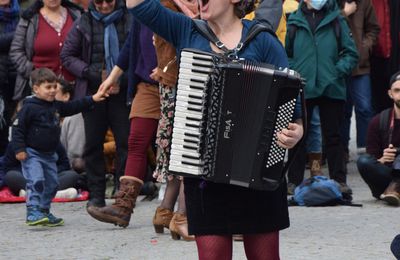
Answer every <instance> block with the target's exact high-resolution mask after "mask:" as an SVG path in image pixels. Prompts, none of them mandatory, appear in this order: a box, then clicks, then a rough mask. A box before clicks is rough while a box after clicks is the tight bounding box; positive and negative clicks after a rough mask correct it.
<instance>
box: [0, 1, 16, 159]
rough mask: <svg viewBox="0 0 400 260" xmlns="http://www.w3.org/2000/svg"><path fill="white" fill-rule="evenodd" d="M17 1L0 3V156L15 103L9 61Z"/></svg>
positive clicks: (4, 147) (13, 83)
mask: <svg viewBox="0 0 400 260" xmlns="http://www.w3.org/2000/svg"><path fill="white" fill-rule="evenodd" d="M19 13H20V9H19V4H18V0H1V1H0V86H1V87H0V102H1V99H2V100H3V102H4V104H3V106H4V111H3V115H1V114H0V119H1V118H3V119H4V121H0V156H1V155H3V154H4V152H5V150H6V148H7V144H8V131H9V129H8V128H9V126H10V124H11V116H12V114H13V113H14V109H15V102H14V101H13V100H12V97H13V92H14V85H15V78H16V76H17V75H16V69H15V66H14V65H13V64H12V63H11V61H10V59H9V55H8V52H9V50H10V45H11V41H12V39H13V37H14V33H15V29H16V28H17V24H18V20H19Z"/></svg>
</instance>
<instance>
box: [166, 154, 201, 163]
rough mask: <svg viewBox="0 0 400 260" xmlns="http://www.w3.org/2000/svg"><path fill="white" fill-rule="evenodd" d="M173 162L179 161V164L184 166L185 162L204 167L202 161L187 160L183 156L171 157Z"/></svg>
mask: <svg viewBox="0 0 400 260" xmlns="http://www.w3.org/2000/svg"><path fill="white" fill-rule="evenodd" d="M170 158H171V160H174V161H179V162H182V164H184V163H185V162H188V163H192V164H198V165H202V164H203V162H202V161H201V160H200V159H197V160H196V159H191V158H187V157H184V156H183V155H175V154H174V155H171V157H170Z"/></svg>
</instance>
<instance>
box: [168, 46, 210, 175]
mask: <svg viewBox="0 0 400 260" xmlns="http://www.w3.org/2000/svg"><path fill="white" fill-rule="evenodd" d="M212 68H213V60H212V57H211V56H207V55H203V54H199V53H193V52H185V51H183V52H182V53H181V64H180V67H179V80H178V85H177V94H176V103H175V115H174V129H173V133H172V141H171V143H172V145H171V154H170V165H169V170H170V171H174V172H186V173H190V174H193V175H201V174H202V172H201V169H202V166H203V162H202V160H201V159H200V153H199V143H200V127H201V124H202V121H203V109H204V104H203V102H204V101H203V100H204V95H205V88H206V84H207V82H208V80H209V74H210V73H211V72H212Z"/></svg>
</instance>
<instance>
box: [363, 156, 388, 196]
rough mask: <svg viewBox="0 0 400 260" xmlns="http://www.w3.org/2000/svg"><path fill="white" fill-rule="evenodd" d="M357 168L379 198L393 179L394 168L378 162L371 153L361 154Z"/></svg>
mask: <svg viewBox="0 0 400 260" xmlns="http://www.w3.org/2000/svg"><path fill="white" fill-rule="evenodd" d="M357 168H358V171H359V172H360V175H361V177H362V178H363V180H364V181H365V182H366V183H367V185H368V187H369V188H370V190H371V193H372V196H374V197H375V198H377V199H379V196H380V195H381V194H382V193H383V192H384V191H385V189H386V188H387V186H388V185H389V183H390V182H391V181H392V179H393V175H392V168H391V167H389V166H386V165H385V164H382V163H380V162H378V160H377V159H376V158H374V157H373V156H371V155H369V154H365V155H361V156H360V157H359V158H358V160H357Z"/></svg>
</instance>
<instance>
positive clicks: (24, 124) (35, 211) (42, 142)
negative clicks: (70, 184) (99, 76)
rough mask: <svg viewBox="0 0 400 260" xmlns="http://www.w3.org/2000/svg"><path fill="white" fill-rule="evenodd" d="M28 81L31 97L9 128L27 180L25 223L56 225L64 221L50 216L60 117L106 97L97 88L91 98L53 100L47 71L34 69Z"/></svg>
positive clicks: (51, 79) (51, 76) (53, 79)
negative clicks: (30, 82) (32, 94)
mask: <svg viewBox="0 0 400 260" xmlns="http://www.w3.org/2000/svg"><path fill="white" fill-rule="evenodd" d="M31 81H32V85H33V92H34V96H33V97H31V98H27V99H26V100H25V102H24V104H23V107H22V109H21V111H20V112H18V115H17V120H15V121H14V124H13V128H12V138H13V146H14V147H13V148H14V151H15V154H16V158H17V159H18V160H19V161H21V164H22V173H23V175H24V177H25V179H26V181H27V184H26V191H27V196H26V206H27V217H26V223H27V224H28V225H29V226H35V225H46V226H59V225H63V224H64V220H63V219H61V218H57V217H55V216H54V215H53V214H51V213H50V204H51V200H52V199H53V197H54V196H55V194H56V192H57V186H58V179H57V167H56V161H57V155H56V153H55V151H56V147H57V145H58V144H59V143H60V131H61V130H60V117H63V116H69V115H73V114H77V113H79V112H82V110H87V109H89V108H90V107H91V106H92V105H93V104H94V102H99V101H102V100H104V99H105V98H106V97H107V96H108V95H107V94H106V93H105V92H104V91H103V90H101V89H99V90H98V91H97V93H96V94H94V95H93V96H92V97H85V98H82V99H79V100H76V101H72V102H67V103H66V102H60V101H56V100H55V96H56V93H57V76H56V75H55V74H54V73H53V72H52V71H51V70H50V69H47V68H40V69H36V70H34V71H33V72H32V74H31Z"/></svg>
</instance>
